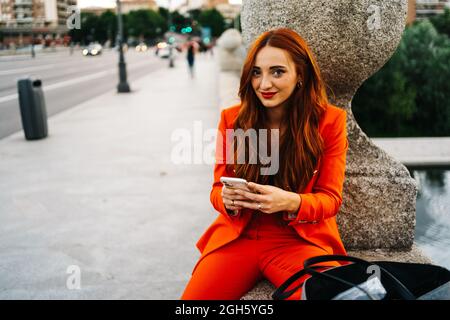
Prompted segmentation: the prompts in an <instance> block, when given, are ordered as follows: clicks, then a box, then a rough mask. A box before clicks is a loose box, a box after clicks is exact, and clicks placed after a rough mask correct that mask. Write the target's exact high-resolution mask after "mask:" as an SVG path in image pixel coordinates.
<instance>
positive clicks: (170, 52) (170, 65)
mask: <svg viewBox="0 0 450 320" xmlns="http://www.w3.org/2000/svg"><path fill="white" fill-rule="evenodd" d="M170 3H171V0H169V8H168V14H169V19H168V20H169V68H173V67H174V65H173V55H172V50H173V45H172V43H171V41H170V37H172V35H171V34H172V33H171V32H172V30H171V29H170V28H171V27H172V14H171V13H170Z"/></svg>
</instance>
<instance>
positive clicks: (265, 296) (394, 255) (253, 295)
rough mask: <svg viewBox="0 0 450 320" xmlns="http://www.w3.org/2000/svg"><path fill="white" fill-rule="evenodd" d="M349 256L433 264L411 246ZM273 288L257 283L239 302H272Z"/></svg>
mask: <svg viewBox="0 0 450 320" xmlns="http://www.w3.org/2000/svg"><path fill="white" fill-rule="evenodd" d="M347 253H348V255H349V256H355V257H358V258H361V259H365V260H369V261H381V260H386V261H398V262H412V263H433V262H432V261H431V260H430V259H429V258H428V257H426V256H425V255H424V254H423V253H422V251H421V250H420V249H419V248H418V247H417V246H416V245H413V247H412V249H411V250H409V251H394V250H387V249H375V250H349V251H348V252H347ZM274 290H275V287H274V286H273V285H272V284H271V283H270V282H269V281H267V280H262V281H261V282H259V283H258V284H257V285H256V286H255V287H254V288H253V289H252V290H251V291H249V292H248V293H247V294H245V295H244V296H243V297H242V298H241V300H272V297H271V295H272V293H273V291H274Z"/></svg>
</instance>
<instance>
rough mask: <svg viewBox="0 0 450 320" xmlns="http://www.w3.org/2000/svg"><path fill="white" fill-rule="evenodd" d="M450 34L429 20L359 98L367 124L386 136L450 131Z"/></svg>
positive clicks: (412, 30) (412, 31)
mask: <svg viewBox="0 0 450 320" xmlns="http://www.w3.org/2000/svg"><path fill="white" fill-rule="evenodd" d="M449 61H450V40H449V38H448V37H447V36H445V35H441V34H439V33H438V32H437V31H436V29H435V28H434V26H433V25H432V24H431V23H430V22H429V21H428V20H424V21H421V22H418V23H415V24H413V25H412V26H411V27H408V28H407V29H406V30H405V32H404V35H403V38H402V40H401V42H400V45H399V47H398V48H397V50H396V52H395V54H394V55H393V56H392V58H391V59H390V60H389V61H388V63H386V65H385V66H383V68H381V69H380V70H379V71H378V72H377V73H376V74H374V75H373V76H372V77H371V78H369V79H368V80H367V81H366V82H365V83H364V84H363V85H362V86H361V87H360V88H359V89H358V92H357V94H356V95H355V97H354V99H353V106H354V107H353V112H354V114H355V117H356V119H357V120H358V123H359V124H360V125H361V127H362V129H363V130H364V131H365V132H366V133H367V134H368V135H369V136H373V137H377V136H378V137H380V136H393V137H397V136H448V135H450V82H449V81H448V79H450V64H449Z"/></svg>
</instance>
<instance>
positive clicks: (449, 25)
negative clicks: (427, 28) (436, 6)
mask: <svg viewBox="0 0 450 320" xmlns="http://www.w3.org/2000/svg"><path fill="white" fill-rule="evenodd" d="M430 22H431V23H432V24H433V25H434V27H435V28H436V29H437V31H438V32H439V33H443V34H446V35H447V37H450V8H445V11H444V13H443V14H438V15H436V16H433V17H431V18H430Z"/></svg>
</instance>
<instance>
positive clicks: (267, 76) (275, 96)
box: [252, 46, 299, 108]
mask: <svg viewBox="0 0 450 320" xmlns="http://www.w3.org/2000/svg"><path fill="white" fill-rule="evenodd" d="M298 80H299V79H298V77H297V72H296V70H295V64H294V62H293V61H292V59H291V57H290V56H289V53H288V52H287V51H286V50H283V49H279V48H274V47H270V46H265V47H264V48H262V49H261V50H260V51H259V52H258V54H257V55H256V61H255V65H254V67H253V70H252V87H253V90H255V93H256V95H257V96H258V98H259V100H261V102H262V104H263V105H264V106H265V107H267V108H274V107H278V106H280V105H282V104H283V102H285V101H286V100H287V99H288V98H289V97H290V95H291V94H292V92H293V91H294V89H295V87H296V85H297V82H298Z"/></svg>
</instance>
